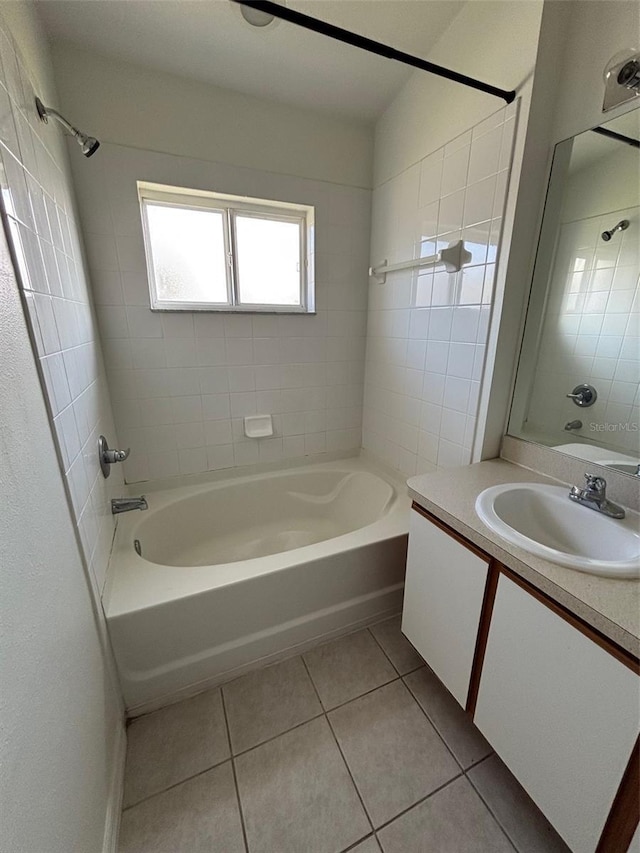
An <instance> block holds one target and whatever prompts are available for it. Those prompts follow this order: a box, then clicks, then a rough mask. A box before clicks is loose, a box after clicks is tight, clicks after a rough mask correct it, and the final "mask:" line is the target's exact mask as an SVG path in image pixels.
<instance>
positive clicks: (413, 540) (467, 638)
mask: <svg viewBox="0 0 640 853" xmlns="http://www.w3.org/2000/svg"><path fill="white" fill-rule="evenodd" d="M489 562H490V560H489V558H488V557H486V556H485V555H483V554H481V553H480V552H479V551H477V550H476V549H474V548H472V546H467V545H464V544H462V543H461V542H460V541H459V540H457V539H455V538H453V536H451V534H450V533H448V532H446V531H445V530H443V529H441V527H439V526H437V525H436V524H435V523H434V522H433V521H431V520H430V519H429V518H428V517H426V514H423V513H422V512H421V511H420V509H419V508H416V507H415V505H414V508H413V510H412V511H411V518H410V522H409V551H408V555H407V574H406V580H405V590H404V605H403V610H402V631H403V633H404V634H405V635H406V637H408V639H409V640H410V641H411V643H412V644H413V645H414V646H415V648H416V649H417V650H418V651H419V652H420V654H421V655H422V657H423V658H424V659H425V660H426V662H427V663H428V664H429V666H430V667H431V669H432V670H433V671H434V672H435V673H436V675H437V676H438V678H439V679H440V680H441V681H442V683H443V684H444V685H445V687H447V688H448V690H449V691H450V693H452V694H453V696H455V698H456V699H457V700H458V702H459V703H460V704H461V705H462V707H463V708H465V707H466V704H467V694H468V692H469V681H470V678H471V670H472V667H473V659H474V653H475V648H476V638H477V635H478V625H479V622H480V614H481V612H482V602H483V598H484V590H485V585H486V580H487V572H488V568H489Z"/></svg>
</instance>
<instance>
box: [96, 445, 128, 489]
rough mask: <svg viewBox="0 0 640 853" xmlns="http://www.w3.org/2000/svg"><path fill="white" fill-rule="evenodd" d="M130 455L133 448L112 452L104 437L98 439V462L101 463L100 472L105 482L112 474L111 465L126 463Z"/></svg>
mask: <svg viewBox="0 0 640 853" xmlns="http://www.w3.org/2000/svg"><path fill="white" fill-rule="evenodd" d="M130 453H131V448H127V449H126V450H110V449H109V445H108V444H107V439H106V438H105V437H104V436H103V435H101V436H100V437H99V438H98V461H99V462H100V470H101V471H102V476H103V477H104V478H105V480H106V479H107V477H108V476H109V474H110V473H111V465H115V463H116V462H124V460H125V459H128V458H129V454H130Z"/></svg>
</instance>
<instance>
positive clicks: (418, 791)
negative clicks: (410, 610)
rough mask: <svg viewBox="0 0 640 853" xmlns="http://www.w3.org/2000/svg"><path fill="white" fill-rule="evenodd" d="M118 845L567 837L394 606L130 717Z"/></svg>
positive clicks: (457, 847) (125, 851)
mask: <svg viewBox="0 0 640 853" xmlns="http://www.w3.org/2000/svg"><path fill="white" fill-rule="evenodd" d="M128 738H129V742H128V753H127V769H126V776H125V796H124V812H123V815H122V828H121V832H120V846H119V851H120V853H342V851H351V853H380V851H383V853H485V851H486V853H514V851H517V853H556V851H558V853H560V851H564V853H566V851H567V850H568V848H567V847H566V846H565V845H564V843H563V842H562V841H561V840H560V839H559V838H558V836H557V835H556V833H555V832H554V831H553V829H552V828H551V826H550V825H549V824H548V823H547V821H546V820H545V819H544V817H543V816H542V815H541V814H540V812H539V811H538V810H537V809H536V807H535V806H534V805H533V803H532V802H531V800H530V799H529V798H528V797H527V795H526V794H525V793H524V791H523V790H522V788H521V787H520V786H519V785H518V783H517V782H516V781H515V779H514V778H513V777H512V776H511V774H510V773H509V772H508V771H507V770H506V768H505V767H504V765H503V764H502V763H501V762H500V761H499V759H498V758H497V756H495V755H494V754H492V751H491V748H490V747H489V745H488V744H487V742H486V741H485V740H484V738H483V737H482V735H481V734H480V733H479V732H478V730H477V729H476V728H475V727H474V726H473V724H472V723H471V722H470V721H469V719H468V717H467V716H466V714H465V713H464V712H463V711H462V709H461V708H460V707H459V706H458V705H457V703H456V702H455V700H454V699H453V698H452V697H451V696H450V695H449V693H448V692H447V691H446V690H445V688H444V687H443V686H442V684H441V683H440V682H439V681H438V679H437V678H436V677H435V676H434V675H433V673H432V672H431V671H430V670H429V669H428V668H427V667H426V666H425V665H424V662H423V660H422V659H421V658H420V656H419V655H418V654H417V653H416V652H415V650H414V649H413V647H412V646H411V645H410V643H409V642H408V641H407V640H406V639H405V638H404V637H403V636H402V634H401V632H400V617H394V618H393V619H389V620H387V621H385V622H381V623H379V624H377V625H374V626H372V627H371V628H369V629H366V630H362V631H358V632H357V633H355V634H350V635H349V636H346V637H343V638H341V639H338V640H334V641H333V642H331V643H327V644H325V645H322V646H318V647H317V648H314V649H312V650H311V651H309V652H307V653H306V654H304V655H302V656H298V657H295V658H291V659H289V660H285V661H284V662H282V663H279V664H276V665H274V666H270V667H267V668H265V669H262V670H258V671H256V672H252V673H249V674H248V675H245V676H243V677H241V678H239V679H237V680H235V681H231V682H229V683H228V684H225V685H223V686H222V688H218V689H216V690H210V691H208V692H206V693H202V694H200V695H199V696H196V697H195V698H193V699H188V700H186V701H184V702H181V703H179V704H176V705H171V706H170V707H167V708H163V709H162V710H160V711H156V712H155V713H153V714H149V715H147V716H145V717H140V718H138V719H137V720H134V721H133V722H132V723H131V725H130V727H129V730H128Z"/></svg>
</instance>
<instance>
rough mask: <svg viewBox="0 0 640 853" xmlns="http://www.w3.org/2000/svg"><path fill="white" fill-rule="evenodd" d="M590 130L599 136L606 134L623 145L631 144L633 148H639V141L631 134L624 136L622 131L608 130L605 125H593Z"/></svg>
mask: <svg viewBox="0 0 640 853" xmlns="http://www.w3.org/2000/svg"><path fill="white" fill-rule="evenodd" d="M592 130H593V132H594V133H599V134H600V136H607V137H608V138H609V139H616V140H617V141H618V142H624V143H625V145H631V146H632V147H633V148H640V142H638V140H637V139H633V137H631V136H624V135H623V134H622V133H616V132H615V130H609V128H607V127H594V128H592Z"/></svg>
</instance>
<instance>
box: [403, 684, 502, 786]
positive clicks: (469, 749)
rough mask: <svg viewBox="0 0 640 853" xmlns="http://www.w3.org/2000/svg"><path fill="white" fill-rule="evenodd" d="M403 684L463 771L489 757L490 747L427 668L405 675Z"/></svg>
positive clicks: (464, 712)
mask: <svg viewBox="0 0 640 853" xmlns="http://www.w3.org/2000/svg"><path fill="white" fill-rule="evenodd" d="M404 681H405V684H406V685H407V687H408V688H409V690H411V692H412V693H413V695H414V696H415V697H416V699H417V700H418V702H419V703H420V705H421V706H422V708H423V709H424V712H425V714H426V715H427V716H428V717H429V719H430V720H431V722H432V723H433V725H434V726H435V727H436V729H437V730H438V732H439V733H440V736H441V737H442V739H443V740H444V741H445V743H446V744H447V746H448V747H449V749H450V750H451V752H452V753H453V754H454V755H455V757H456V759H457V760H458V761H459V762H460V764H461V766H462V767H463V768H465V769H466V768H468V767H471V765H472V764H475V763H476V762H477V761H480V760H481V759H482V758H485V757H486V756H487V755H490V754H491V747H490V746H489V744H488V743H487V741H486V740H485V739H484V738H483V736H482V735H481V734H480V732H479V731H478V729H477V728H476V727H475V726H474V724H473V722H472V721H471V719H470V717H469V715H468V714H467V713H466V711H463V710H462V708H461V707H460V705H458V703H457V702H456V700H455V699H454V698H453V696H452V695H451V694H450V693H449V691H448V690H447V689H446V687H445V686H444V685H443V684H442V682H441V681H440V680H439V679H438V678H437V677H436V676H435V675H434V674H433V672H432V671H431V670H430V669H429V668H428V667H423V668H422V669H419V670H417V671H416V672H412V673H411V674H410V675H407V676H405V679H404Z"/></svg>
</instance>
